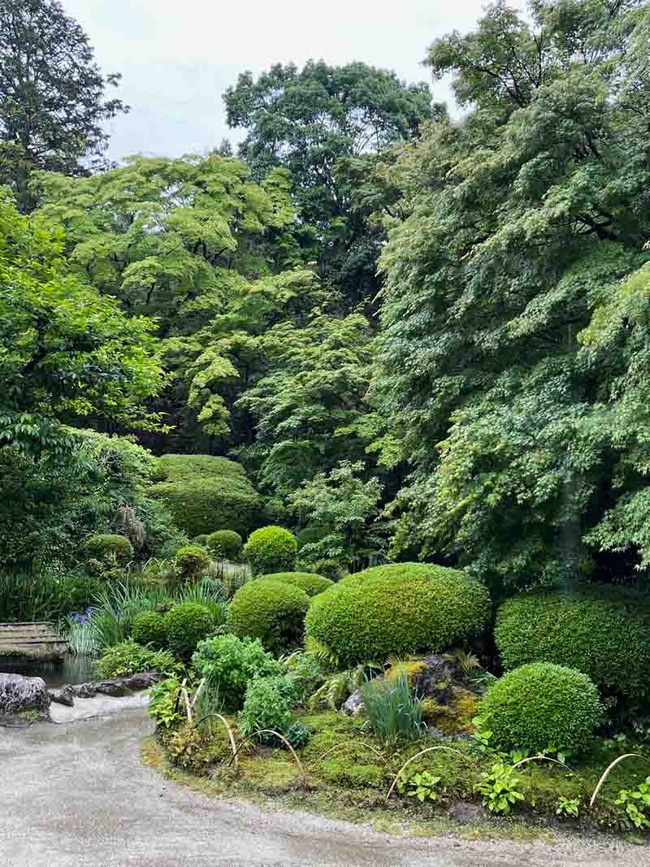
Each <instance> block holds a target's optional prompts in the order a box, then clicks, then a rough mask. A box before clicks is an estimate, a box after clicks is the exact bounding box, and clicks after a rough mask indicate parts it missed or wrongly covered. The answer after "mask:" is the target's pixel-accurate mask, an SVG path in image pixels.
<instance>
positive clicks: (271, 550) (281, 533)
mask: <svg viewBox="0 0 650 867" xmlns="http://www.w3.org/2000/svg"><path fill="white" fill-rule="evenodd" d="M297 555H298V542H297V541H296V537H295V536H294V535H293V533H291V532H290V531H289V530H285V528H284V527H276V526H274V525H271V526H269V527H262V528H261V529H260V530H255V532H254V533H251V534H250V536H249V537H248V541H247V542H246V544H245V545H244V557H245V558H246V559H247V560H248V562H249V563H250V565H251V569H252V570H253V574H254V575H268V574H269V573H271V572H283V571H287V572H288V571H291V570H292V569H293V568H294V566H295V565H296V557H297Z"/></svg>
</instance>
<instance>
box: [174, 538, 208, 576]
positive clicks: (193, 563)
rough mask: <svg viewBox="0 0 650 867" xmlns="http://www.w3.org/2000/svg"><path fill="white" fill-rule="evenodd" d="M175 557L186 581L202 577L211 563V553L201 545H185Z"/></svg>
mask: <svg viewBox="0 0 650 867" xmlns="http://www.w3.org/2000/svg"><path fill="white" fill-rule="evenodd" d="M175 559H176V565H177V567H178V569H179V571H180V573H181V576H182V577H183V578H184V579H185V580H186V581H189V580H191V579H196V578H200V577H201V575H203V573H204V572H205V571H206V569H207V568H208V566H209V565H210V563H211V560H210V555H209V554H208V552H207V551H206V549H205V548H201V547H200V546H199V545H183V547H182V548H179V549H178V551H177V552H176V557H175Z"/></svg>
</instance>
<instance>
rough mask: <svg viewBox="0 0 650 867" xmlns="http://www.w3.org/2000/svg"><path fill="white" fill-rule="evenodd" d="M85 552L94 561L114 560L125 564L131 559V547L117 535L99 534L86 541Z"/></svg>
mask: <svg viewBox="0 0 650 867" xmlns="http://www.w3.org/2000/svg"><path fill="white" fill-rule="evenodd" d="M85 544H86V552H87V553H88V556H89V557H93V558H95V559H96V560H106V559H113V558H114V559H115V560H119V561H121V562H126V561H127V560H130V559H131V557H133V545H132V544H131V542H130V541H129V539H127V538H126V536H120V535H119V534H118V533H100V534H98V535H96V536H91V537H90V538H89V539H86V543H85Z"/></svg>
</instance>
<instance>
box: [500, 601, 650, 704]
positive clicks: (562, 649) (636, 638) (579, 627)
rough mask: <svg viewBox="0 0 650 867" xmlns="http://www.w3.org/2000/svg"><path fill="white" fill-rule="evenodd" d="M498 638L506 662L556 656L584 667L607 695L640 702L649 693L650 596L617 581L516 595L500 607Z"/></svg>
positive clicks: (547, 659)
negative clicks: (608, 583)
mask: <svg viewBox="0 0 650 867" xmlns="http://www.w3.org/2000/svg"><path fill="white" fill-rule="evenodd" d="M494 634H495V640H496V644H497V648H498V649H499V653H500V655H501V661H502V663H503V667H504V669H506V670H510V669H513V668H517V667H519V666H520V665H524V664H526V663H528V662H555V663H557V664H558V665H566V666H568V667H569V668H576V669H577V670H578V671H582V672H584V673H585V674H587V675H589V677H590V678H591V679H592V680H593V681H594V683H596V684H597V686H598V687H599V689H600V691H601V693H602V694H603V695H608V696H614V697H622V698H624V699H625V703H626V705H627V706H629V707H638V706H639V705H641V704H642V703H643V700H644V698H645V699H647V697H648V671H649V670H650V641H648V635H650V609H649V606H648V597H647V596H645V595H644V594H640V593H634V592H631V591H627V590H623V589H621V588H616V587H597V586H587V587H577V588H575V589H574V590H572V591H571V592H570V593H565V592H557V591H537V592H533V593H525V594H522V595H520V596H515V597H513V598H512V599H509V600H508V601H507V602H505V603H504V604H503V605H502V606H501V607H500V608H499V610H498V612H497V620H496V628H495V633H494Z"/></svg>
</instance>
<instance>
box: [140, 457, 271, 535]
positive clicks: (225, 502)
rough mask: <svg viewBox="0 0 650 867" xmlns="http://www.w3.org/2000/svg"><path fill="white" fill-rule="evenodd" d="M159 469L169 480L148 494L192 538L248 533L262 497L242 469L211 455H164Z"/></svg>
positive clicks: (158, 483) (157, 485) (231, 462)
mask: <svg viewBox="0 0 650 867" xmlns="http://www.w3.org/2000/svg"><path fill="white" fill-rule="evenodd" d="M159 466H160V467H161V468H162V469H163V470H164V471H166V473H167V476H166V479H165V481H160V482H157V483H156V484H153V485H152V486H151V487H150V488H149V489H148V491H147V493H148V495H149V496H150V497H153V498H154V499H156V500H160V501H161V502H163V503H164V504H165V505H166V506H167V508H168V509H169V511H170V512H171V513H172V515H173V517H174V520H175V521H176V524H177V525H178V526H179V527H180V529H181V530H183V531H185V532H186V533H187V534H188V535H189V536H191V537H192V538H195V537H196V536H199V535H202V534H209V533H212V532H213V531H214V530H236V531H237V532H239V533H240V534H247V533H248V532H249V530H250V527H251V525H252V524H253V522H254V518H255V515H256V513H257V510H258V507H259V496H258V494H257V492H256V491H255V489H254V488H253V486H252V485H251V483H250V481H249V480H248V477H247V476H246V473H245V471H244V468H243V467H242V466H240V465H239V464H236V463H235V462H234V461H229V460H227V459H226V458H219V457H213V456H211V455H165V456H163V457H162V458H161V459H160V462H159Z"/></svg>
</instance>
